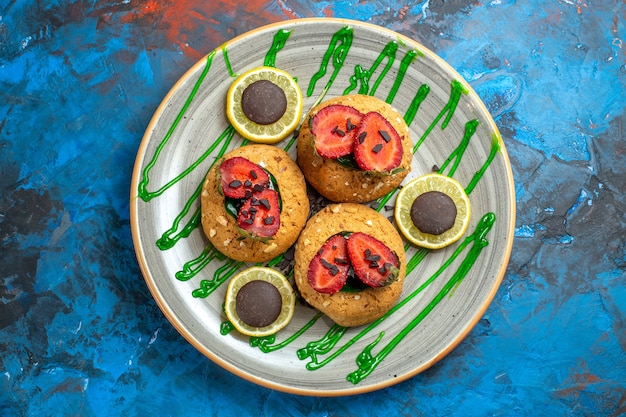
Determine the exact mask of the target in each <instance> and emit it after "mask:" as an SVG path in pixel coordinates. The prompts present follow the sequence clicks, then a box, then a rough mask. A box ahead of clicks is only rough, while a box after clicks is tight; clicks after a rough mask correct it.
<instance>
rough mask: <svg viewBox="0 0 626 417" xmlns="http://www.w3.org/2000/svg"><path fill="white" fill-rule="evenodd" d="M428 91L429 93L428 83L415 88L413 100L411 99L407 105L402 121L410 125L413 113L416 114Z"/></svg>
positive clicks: (413, 116) (413, 117)
mask: <svg viewBox="0 0 626 417" xmlns="http://www.w3.org/2000/svg"><path fill="white" fill-rule="evenodd" d="M428 93H430V86H429V85H428V84H422V85H420V88H419V89H418V90H417V93H416V94H415V97H413V100H411V104H410V105H409V108H408V109H407V111H406V113H405V114H404V121H405V123H406V124H407V125H408V126H410V125H411V123H413V119H415V115H416V114H417V111H418V110H419V108H420V105H421V104H422V103H423V102H424V100H425V99H426V97H427V96H428Z"/></svg>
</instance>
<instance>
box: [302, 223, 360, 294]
mask: <svg viewBox="0 0 626 417" xmlns="http://www.w3.org/2000/svg"><path fill="white" fill-rule="evenodd" d="M349 270H350V261H349V259H348V251H347V249H346V238H345V237H343V236H341V235H334V236H333V237H331V238H330V239H328V240H327V241H326V242H325V243H324V245H323V246H322V248H321V249H320V250H319V251H318V252H317V254H316V255H315V256H314V257H313V259H312V260H311V263H310V264H309V271H308V279H309V284H311V287H313V289H314V290H315V291H317V292H321V293H324V294H334V293H336V292H337V291H339V290H340V289H341V288H342V287H343V286H344V285H345V283H346V280H347V279H348V271H349Z"/></svg>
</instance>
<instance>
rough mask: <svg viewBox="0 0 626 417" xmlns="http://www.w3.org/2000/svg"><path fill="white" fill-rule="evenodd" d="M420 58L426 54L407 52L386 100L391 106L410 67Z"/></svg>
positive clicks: (413, 51)
mask: <svg viewBox="0 0 626 417" xmlns="http://www.w3.org/2000/svg"><path fill="white" fill-rule="evenodd" d="M418 56H424V54H423V53H422V52H420V51H418V50H416V49H411V50H409V51H407V53H406V54H405V55H404V58H402V61H401V62H400V68H399V69H398V75H397V76H396V79H395V81H394V83H393V86H391V89H390V90H389V94H387V99H386V100H385V101H386V102H387V103H388V104H391V103H392V102H393V100H394V99H395V98H396V94H397V93H398V90H399V89H400V85H402V81H404V76H405V75H406V72H407V71H408V69H409V66H410V65H411V63H412V62H413V61H415V59H417V57H418ZM372 94H373V93H372ZM407 124H410V123H407Z"/></svg>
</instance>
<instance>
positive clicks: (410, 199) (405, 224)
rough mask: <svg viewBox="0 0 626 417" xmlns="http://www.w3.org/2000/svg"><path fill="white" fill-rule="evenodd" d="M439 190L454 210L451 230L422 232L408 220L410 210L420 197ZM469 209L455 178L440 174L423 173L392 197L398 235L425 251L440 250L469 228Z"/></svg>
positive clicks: (468, 204)
mask: <svg viewBox="0 0 626 417" xmlns="http://www.w3.org/2000/svg"><path fill="white" fill-rule="evenodd" d="M430 191H439V192H440V193H443V194H445V195H447V196H448V197H450V198H451V199H452V201H453V202H454V206H455V207H456V217H455V219H454V224H453V225H452V227H450V228H449V229H447V230H446V231H444V232H443V233H439V234H431V233H425V232H422V231H421V230H420V229H419V228H418V227H417V226H416V225H415V223H414V222H413V219H412V218H411V207H412V206H413V203H414V202H415V200H416V199H417V198H418V197H419V196H420V195H422V194H424V193H427V192H430ZM470 216H471V206H470V201H469V197H468V196H467V194H466V193H465V189H464V188H463V186H462V185H461V184H460V183H459V182H458V181H457V180H455V179H453V178H450V177H448V176H445V175H441V174H436V173H432V174H426V175H423V176H421V177H418V178H415V179H413V180H411V181H410V182H408V183H407V184H406V185H404V186H403V187H402V188H401V189H400V192H399V193H398V195H397V197H396V206H395V210H394V217H395V220H396V224H397V226H398V229H399V230H400V232H401V233H402V234H403V235H404V237H405V238H406V239H407V240H409V241H410V242H412V243H414V244H416V245H418V246H421V247H424V248H427V249H441V248H443V247H445V246H448V245H450V244H452V243H454V242H456V241H457V240H459V239H460V238H461V236H463V234H464V233H465V232H466V231H467V227H468V226H469V221H470Z"/></svg>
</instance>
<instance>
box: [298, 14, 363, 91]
mask: <svg viewBox="0 0 626 417" xmlns="http://www.w3.org/2000/svg"><path fill="white" fill-rule="evenodd" d="M353 36H354V31H353V29H352V28H351V27H349V26H346V27H343V28H342V29H339V30H338V31H337V32H335V33H334V34H333V37H332V39H331V41H330V44H329V45H328V49H327V50H326V52H325V53H324V56H323V57H322V62H321V64H320V69H319V70H318V71H317V72H316V73H315V74H313V77H311V81H309V87H308V89H307V96H308V97H311V96H312V95H313V92H314V91H315V84H316V83H317V82H318V81H319V80H320V79H321V78H322V77H323V76H324V75H326V71H327V69H328V64H329V63H330V60H331V58H332V60H333V62H332V64H333V67H334V71H333V73H332V74H331V75H330V79H329V80H328V82H327V83H326V87H325V88H324V91H328V89H329V88H330V86H331V85H332V84H333V82H334V81H335V78H336V77H337V74H338V73H339V71H340V70H341V68H342V67H343V64H344V62H345V60H346V56H347V55H348V51H349V50H350V46H351V45H352V38H353Z"/></svg>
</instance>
